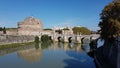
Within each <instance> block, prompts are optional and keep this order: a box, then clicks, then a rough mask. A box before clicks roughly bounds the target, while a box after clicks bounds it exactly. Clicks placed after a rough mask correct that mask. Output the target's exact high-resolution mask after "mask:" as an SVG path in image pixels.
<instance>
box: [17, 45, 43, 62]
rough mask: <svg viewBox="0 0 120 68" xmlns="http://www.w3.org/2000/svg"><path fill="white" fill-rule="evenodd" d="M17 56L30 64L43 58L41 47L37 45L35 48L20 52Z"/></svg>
mask: <svg viewBox="0 0 120 68" xmlns="http://www.w3.org/2000/svg"><path fill="white" fill-rule="evenodd" d="M36 47H37V49H36ZM38 47H39V48H38ZM17 55H18V57H19V58H22V59H24V60H26V61H29V62H35V61H39V60H40V58H41V57H42V49H41V45H37V46H36V45H35V48H30V49H25V50H20V51H18V52H17Z"/></svg>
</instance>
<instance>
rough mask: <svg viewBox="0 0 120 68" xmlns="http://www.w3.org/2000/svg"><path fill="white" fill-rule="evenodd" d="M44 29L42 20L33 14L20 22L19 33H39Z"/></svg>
mask: <svg viewBox="0 0 120 68" xmlns="http://www.w3.org/2000/svg"><path fill="white" fill-rule="evenodd" d="M42 30H43V25H42V22H41V21H40V20H39V19H36V18H34V17H32V16H31V17H27V18H25V20H24V21H23V22H18V35H38V34H40V32H41V31H42Z"/></svg>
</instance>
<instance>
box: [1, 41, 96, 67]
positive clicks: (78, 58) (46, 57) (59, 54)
mask: <svg viewBox="0 0 120 68" xmlns="http://www.w3.org/2000/svg"><path fill="white" fill-rule="evenodd" d="M88 49H89V45H88V44H84V45H81V44H74V43H61V42H60V43H50V42H46V43H36V44H31V45H26V46H21V47H17V48H10V49H5V50H0V55H1V56H3V55H7V54H11V53H14V52H15V53H16V54H17V57H18V58H16V54H14V55H13V56H11V57H13V58H16V59H13V60H15V62H13V63H9V64H14V63H17V62H18V63H19V64H18V65H19V66H23V67H17V68H27V67H28V68H33V67H35V68H50V67H51V68H95V65H94V63H93V60H92V58H90V57H89V56H88V55H87V53H86V52H87V51H88ZM8 57H10V56H8ZM1 59H3V58H0V61H1ZM4 59H7V60H8V59H9V58H4ZM19 61H20V62H19ZM26 61H27V62H26ZM1 62H5V61H4V60H3V61H1ZM11 62H12V61H11ZM29 62H30V63H31V62H32V64H30V63H29ZM0 65H2V63H0ZM4 65H6V64H5V63H4ZM2 68H7V67H5V66H3V65H2ZM10 68H16V67H14V65H13V67H10Z"/></svg>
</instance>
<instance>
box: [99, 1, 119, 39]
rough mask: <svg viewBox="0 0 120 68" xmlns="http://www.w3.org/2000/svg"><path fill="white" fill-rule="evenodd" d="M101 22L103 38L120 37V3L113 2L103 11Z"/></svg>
mask: <svg viewBox="0 0 120 68" xmlns="http://www.w3.org/2000/svg"><path fill="white" fill-rule="evenodd" d="M100 15H101V21H100V22H99V27H100V28H101V29H100V32H101V38H102V39H104V40H105V39H108V38H112V37H117V36H120V2H112V3H110V4H108V5H107V6H105V8H104V9H103V10H102V13H101V14H100Z"/></svg>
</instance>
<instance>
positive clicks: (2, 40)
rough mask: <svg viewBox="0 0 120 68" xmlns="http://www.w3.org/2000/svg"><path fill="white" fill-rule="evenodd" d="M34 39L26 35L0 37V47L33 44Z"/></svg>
mask: <svg viewBox="0 0 120 68" xmlns="http://www.w3.org/2000/svg"><path fill="white" fill-rule="evenodd" d="M34 39H35V37H34V36H26V35H0V46H1V45H7V44H13V43H25V42H33V41H34Z"/></svg>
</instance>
